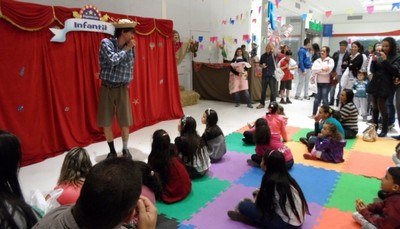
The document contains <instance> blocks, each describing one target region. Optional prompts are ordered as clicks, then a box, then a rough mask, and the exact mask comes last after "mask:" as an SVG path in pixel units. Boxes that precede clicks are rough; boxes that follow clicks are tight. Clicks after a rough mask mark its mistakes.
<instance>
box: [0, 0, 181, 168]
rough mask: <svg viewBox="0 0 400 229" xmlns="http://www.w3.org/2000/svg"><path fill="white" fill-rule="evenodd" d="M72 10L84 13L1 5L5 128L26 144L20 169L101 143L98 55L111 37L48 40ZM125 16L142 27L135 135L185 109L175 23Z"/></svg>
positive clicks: (133, 90) (1, 117)
mask: <svg viewBox="0 0 400 229" xmlns="http://www.w3.org/2000/svg"><path fill="white" fill-rule="evenodd" d="M72 11H79V9H69V8H65V7H56V6H54V7H51V6H42V5H37V4H31V3H22V2H15V1H9V0H7V1H3V0H0V31H2V35H1V36H0V43H1V44H2V45H1V47H0V53H1V55H0V66H1V68H0V107H1V108H0V109H1V111H0V129H4V130H7V131H10V132H13V133H15V134H16V135H17V136H18V137H19V138H20V139H21V142H22V150H23V162H22V164H23V165H27V164H31V163H35V162H38V161H41V160H44V159H45V158H48V157H52V156H55V155H58V154H60V153H62V152H63V151H65V150H68V149H70V148H72V147H74V146H86V145H88V144H91V143H94V142H97V141H102V140H104V136H103V133H102V129H100V128H99V127H97V124H96V113H97V106H98V92H99V85H100V80H99V77H98V72H99V65H98V51H99V44H100V41H101V39H103V38H104V37H107V36H109V35H107V34H102V33H91V32H69V33H67V37H66V41H65V42H64V43H53V42H50V39H51V38H52V37H53V34H52V33H51V31H50V30H49V28H52V27H56V26H58V27H60V28H62V27H63V25H62V24H63V23H64V21H65V20H67V19H68V18H71V17H72ZM105 13H106V12H102V14H103V15H104V14H105ZM107 14H108V15H110V16H111V17H113V18H126V15H118V14H112V13H107ZM128 17H129V18H131V19H134V20H137V21H138V22H139V23H140V25H138V27H137V35H136V36H135V39H136V43H137V47H136V64H135V70H134V80H133V81H132V84H131V86H130V96H131V102H132V110H133V117H134V126H132V127H131V132H132V131H134V130H137V129H139V128H142V127H145V126H148V125H152V124H154V123H157V122H159V121H162V120H168V119H175V118H179V117H180V116H181V115H182V114H183V111H182V107H181V103H180V95H179V83H178V77H177V69H176V62H175V53H174V47H173V31H172V21H169V20H158V19H150V18H140V17H135V16H128ZM114 126H115V128H114V130H115V132H116V136H120V132H119V129H118V125H117V123H116V122H114ZM131 141H132V139H131ZM130 144H131V145H132V143H130ZM105 147H107V146H106V145H105Z"/></svg>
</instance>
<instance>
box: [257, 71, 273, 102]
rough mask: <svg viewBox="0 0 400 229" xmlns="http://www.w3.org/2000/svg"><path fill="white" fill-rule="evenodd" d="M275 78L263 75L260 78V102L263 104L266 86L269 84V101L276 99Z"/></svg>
mask: <svg viewBox="0 0 400 229" xmlns="http://www.w3.org/2000/svg"><path fill="white" fill-rule="evenodd" d="M276 84H277V83H276V79H275V78H274V77H273V76H267V75H263V76H262V80H261V99H260V103H261V104H262V105H265V97H266V93H267V87H268V85H269V89H270V91H271V98H270V101H271V102H272V101H276Z"/></svg>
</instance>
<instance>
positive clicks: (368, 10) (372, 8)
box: [367, 5, 374, 14]
mask: <svg viewBox="0 0 400 229" xmlns="http://www.w3.org/2000/svg"><path fill="white" fill-rule="evenodd" d="M367 12H368V13H369V14H372V13H373V12H374V6H373V5H372V6H367Z"/></svg>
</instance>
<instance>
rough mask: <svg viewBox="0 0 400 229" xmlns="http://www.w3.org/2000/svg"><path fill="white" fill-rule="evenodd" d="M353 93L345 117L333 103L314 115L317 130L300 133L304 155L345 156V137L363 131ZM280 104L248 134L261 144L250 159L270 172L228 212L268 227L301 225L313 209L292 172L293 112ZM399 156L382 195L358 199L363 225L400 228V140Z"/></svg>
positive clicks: (345, 95) (347, 93)
mask: <svg viewBox="0 0 400 229" xmlns="http://www.w3.org/2000/svg"><path fill="white" fill-rule="evenodd" d="M360 78H361V76H360ZM353 97H354V94H353V91H352V90H348V89H344V90H343V92H342V96H341V108H342V109H341V110H340V111H339V112H340V117H338V115H335V111H334V110H333V109H332V108H331V107H329V106H328V105H322V106H321V107H320V108H319V112H318V114H317V115H316V116H315V117H314V120H315V126H314V127H315V128H314V131H312V132H309V133H308V134H307V136H306V137H304V138H301V139H300V141H301V142H302V143H304V144H305V145H306V146H307V150H308V151H309V153H306V154H304V155H303V156H304V158H305V159H309V160H321V161H325V162H331V163H340V162H343V161H344V159H343V153H344V147H345V145H346V140H345V139H347V138H355V137H356V134H357V132H358V127H357V124H354V123H356V122H357V119H354V114H356V115H355V117H357V115H358V112H357V108H356V106H355V105H354V103H353ZM278 108H279V105H278V104H277V103H276V102H271V103H270V105H269V107H268V112H267V114H266V115H265V116H263V117H262V118H259V119H257V120H256V122H255V124H254V126H253V125H250V124H249V128H250V130H248V131H245V132H244V134H243V141H244V142H245V143H246V144H255V145H256V148H255V151H256V153H255V154H253V155H252V156H251V159H249V160H248V164H250V165H254V166H260V167H261V169H262V170H264V171H265V174H264V176H263V178H262V182H261V187H260V189H258V190H256V191H255V192H254V193H253V198H252V199H249V198H245V199H244V200H242V201H240V202H239V203H238V205H237V207H236V208H235V209H234V210H231V211H228V216H229V217H230V218H231V219H232V220H236V221H241V222H243V223H246V224H249V225H254V226H262V227H265V228H300V227H301V225H302V224H303V222H304V215H305V214H307V213H308V214H309V211H308V206H307V202H306V200H305V198H304V195H303V193H302V191H301V188H300V186H299V185H298V184H297V183H296V181H295V180H294V179H293V178H292V177H291V176H290V174H289V173H288V172H287V171H288V170H289V169H290V168H291V167H292V166H293V163H294V161H293V156H292V154H291V151H290V149H289V148H288V147H287V146H285V144H284V143H285V142H286V141H288V139H287V134H286V130H285V127H286V121H287V118H286V116H284V112H283V108H281V111H279V109H278ZM354 110H355V111H356V112H353V111H354ZM346 136H347V138H346ZM393 161H394V163H395V164H396V165H397V167H390V168H389V169H388V170H387V172H386V175H385V176H384V177H383V178H382V185H381V191H379V192H378V196H379V197H380V198H381V199H382V201H379V202H376V203H372V204H369V205H368V206H367V205H366V204H364V202H363V201H361V200H357V201H356V210H357V211H356V212H355V213H353V218H354V219H355V221H356V222H358V223H360V224H361V225H362V227H363V228H373V229H375V228H398V227H399V228H400V143H399V144H398V145H397V146H396V152H395V154H393ZM282 167H284V168H282ZM277 178H279V180H278V179H277Z"/></svg>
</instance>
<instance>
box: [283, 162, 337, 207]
mask: <svg viewBox="0 0 400 229" xmlns="http://www.w3.org/2000/svg"><path fill="white" fill-rule="evenodd" d="M289 173H290V174H291V175H292V176H293V178H294V179H295V180H296V181H297V183H298V184H299V185H300V187H301V189H302V190H303V193H304V195H305V197H306V199H307V202H315V203H318V204H319V205H321V206H324V205H325V204H326V203H327V202H328V199H329V197H330V196H331V192H332V191H333V190H334V187H335V185H336V182H337V180H338V178H339V176H340V173H339V172H336V171H333V170H326V169H321V168H315V167H311V166H305V165H302V164H294V165H293V168H292V169H291V170H290V171H289Z"/></svg>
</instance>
